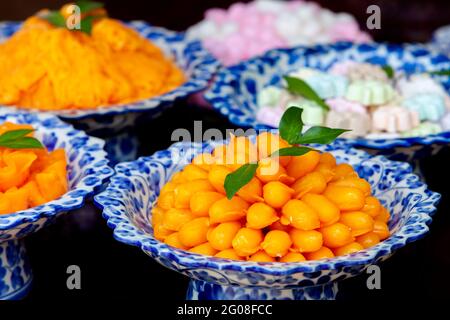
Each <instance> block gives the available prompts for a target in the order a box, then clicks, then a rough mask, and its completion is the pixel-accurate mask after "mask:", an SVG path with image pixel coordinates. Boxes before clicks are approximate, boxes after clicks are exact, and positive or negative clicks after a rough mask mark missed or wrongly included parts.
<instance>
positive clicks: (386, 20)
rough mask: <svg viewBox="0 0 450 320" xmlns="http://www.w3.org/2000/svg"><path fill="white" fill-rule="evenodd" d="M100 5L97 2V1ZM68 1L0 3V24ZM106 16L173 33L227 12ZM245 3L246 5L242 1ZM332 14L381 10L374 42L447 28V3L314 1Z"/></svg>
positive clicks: (125, 8) (162, 3)
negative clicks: (205, 16) (374, 7)
mask: <svg viewBox="0 0 450 320" xmlns="http://www.w3.org/2000/svg"><path fill="white" fill-rule="evenodd" d="M98 1H101V0H98ZM66 2H69V0H45V1H42V0H14V1H5V0H2V1H0V20H23V19H24V18H26V17H28V16H30V15H32V14H33V13H35V12H36V11H38V10H40V9H42V8H51V9H56V8H59V7H60V6H61V5H62V4H64V3H66ZM102 2H104V3H105V4H106V5H105V7H106V9H107V10H108V12H109V14H110V16H112V17H116V18H119V19H122V20H133V19H140V20H146V21H148V22H149V23H151V24H154V25H158V26H164V27H167V28H169V29H173V30H180V31H181V30H185V29H186V28H188V27H189V26H191V25H192V24H194V23H196V22H198V21H200V20H201V19H202V18H203V12H204V11H205V10H206V9H208V8H211V7H221V8H227V7H229V6H230V4H232V3H233V2H237V1H230V0H189V1H188V0H126V1H124V0H106V1H102ZM243 2H249V1H243ZM316 2H317V3H320V4H321V5H322V6H323V7H325V8H329V9H331V10H332V11H335V12H340V11H343V12H349V13H351V14H353V15H354V16H355V17H356V19H357V20H358V21H359V24H360V26H362V27H363V29H365V25H366V19H367V17H368V14H367V13H366V8H367V7H368V6H369V5H372V4H376V5H378V6H380V8H381V19H382V24H381V29H380V30H374V31H372V30H369V32H370V33H371V34H372V35H373V36H374V38H375V40H377V41H393V42H425V41H428V40H429V39H430V37H431V34H432V32H433V30H435V29H436V28H438V27H440V26H443V25H446V24H450V1H448V0H318V1H316Z"/></svg>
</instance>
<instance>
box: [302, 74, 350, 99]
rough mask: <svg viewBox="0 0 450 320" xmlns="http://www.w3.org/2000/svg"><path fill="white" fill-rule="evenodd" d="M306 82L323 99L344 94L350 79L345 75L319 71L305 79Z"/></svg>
mask: <svg viewBox="0 0 450 320" xmlns="http://www.w3.org/2000/svg"><path fill="white" fill-rule="evenodd" d="M305 82H306V83H308V85H309V86H310V87H311V88H312V89H313V90H314V91H315V92H316V93H317V94H318V96H319V97H320V98H322V99H330V98H336V97H342V96H344V94H345V92H346V90H347V86H348V80H347V79H346V78H345V77H343V76H336V75H333V74H327V73H318V74H316V75H313V76H310V77H308V78H307V79H305Z"/></svg>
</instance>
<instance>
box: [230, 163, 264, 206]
mask: <svg viewBox="0 0 450 320" xmlns="http://www.w3.org/2000/svg"><path fill="white" fill-rule="evenodd" d="M256 169H258V163H247V164H244V165H243V166H241V167H240V168H239V169H237V170H236V171H233V172H232V173H230V174H228V175H227V176H226V178H225V183H224V188H225V191H226V193H227V198H228V199H231V198H233V196H234V195H235V194H236V192H238V191H239V189H241V188H242V187H243V186H245V185H246V184H247V183H249V182H250V180H252V178H253V177H254V176H255V173H256Z"/></svg>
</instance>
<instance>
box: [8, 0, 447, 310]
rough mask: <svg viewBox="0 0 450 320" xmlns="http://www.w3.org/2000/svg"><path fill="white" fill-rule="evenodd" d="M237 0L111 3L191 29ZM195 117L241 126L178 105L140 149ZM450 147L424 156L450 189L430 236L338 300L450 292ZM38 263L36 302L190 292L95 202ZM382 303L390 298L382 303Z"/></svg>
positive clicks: (350, 6) (424, 7)
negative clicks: (119, 233) (116, 229)
mask: <svg viewBox="0 0 450 320" xmlns="http://www.w3.org/2000/svg"><path fill="white" fill-rule="evenodd" d="M64 2H65V1H35V0H28V1H26V0H20V1H17V0H16V1H9V2H6V1H1V2H0V20H23V19H24V18H26V17H27V16H29V15H31V14H33V13H34V12H36V11H37V10H39V9H41V8H45V7H48V8H58V7H59V6H60V5H61V4H63V3H64ZM232 2H233V1H224V0H221V1H206V0H204V1H201V0H190V1H183V0H181V1H175V0H170V1H150V0H148V1H144V0H143V1H137V0H127V1H123V0H122V1H105V3H106V8H107V9H108V11H109V13H110V15H111V16H112V17H116V18H119V19H123V20H132V19H142V20H146V21H148V22H150V23H151V24H154V25H161V26H165V27H167V28H170V29H174V30H183V29H185V28H187V27H188V26H190V25H191V24H193V23H196V22H198V21H199V20H201V18H202V16H203V12H204V10H205V9H207V8H209V7H227V6H229V4H230V3H232ZM318 2H319V3H321V4H322V5H323V6H325V7H327V8H330V9H332V10H333V11H346V12H350V13H352V14H353V15H355V16H356V17H357V19H358V21H359V22H360V24H361V25H362V26H364V25H365V19H366V18H367V14H366V13H365V11H366V8H367V6H368V5H370V4H378V5H379V6H380V7H381V14H382V28H381V30H377V31H376V32H375V33H372V35H373V36H374V37H375V39H376V40H379V41H393V42H415V41H428V40H429V39H430V38H431V34H432V31H433V30H434V29H435V28H436V27H439V26H441V25H445V24H450V15H449V13H450V10H449V9H450V1H448V0H447V1H445V0H434V1H431V0H429V1H417V0H416V1H407V0H398V1H395V0H391V1H387V0H384V1H366V0H362V1H356V0H340V1H331V0H328V1H325V0H322V1H318ZM194 120H203V121H204V123H203V125H204V127H205V129H206V128H207V127H217V128H222V129H225V128H232V127H233V126H232V125H231V124H229V123H228V121H227V120H225V119H224V118H222V117H221V116H219V115H217V114H216V113H214V112H213V111H208V110H202V109H199V108H197V107H194V106H190V105H187V103H185V102H179V103H177V105H176V106H175V107H174V108H172V109H169V110H168V111H166V112H165V113H164V114H163V116H161V117H160V118H158V119H156V120H155V121H154V122H153V123H152V124H150V125H148V126H146V128H145V129H141V131H140V139H141V153H142V154H150V153H152V152H154V151H156V150H158V149H162V148H166V147H168V146H169V145H170V144H171V141H170V134H171V132H172V130H173V129H176V128H180V127H184V128H188V129H192V127H193V121H194ZM449 159H450V152H449V150H448V148H447V149H445V150H444V151H443V152H441V154H439V155H438V156H436V157H433V158H430V159H427V160H426V161H424V163H423V164H422V165H423V169H424V172H425V176H426V179H427V182H428V183H429V186H430V188H431V189H432V190H434V191H438V192H440V193H442V194H443V200H442V201H441V204H440V207H439V210H438V212H437V213H436V215H435V217H434V219H433V223H432V225H431V227H430V228H431V231H430V233H429V234H428V235H427V236H426V237H425V238H424V239H422V240H420V241H418V242H415V243H412V244H409V245H407V246H406V247H404V248H403V249H400V250H399V251H398V252H397V253H396V254H395V255H394V256H393V257H392V258H391V259H389V260H388V261H387V262H385V263H383V265H382V290H378V291H369V290H367V289H366V284H365V281H366V277H365V276H364V275H362V276H358V277H355V278H352V279H350V280H346V281H343V282H342V283H341V291H340V294H339V296H338V298H339V299H348V300H350V299H360V300H362V299H364V300H366V301H381V300H383V301H387V300H390V301H392V300H394V299H396V300H399V299H417V298H431V299H438V298H441V299H442V298H445V299H447V300H448V299H449V298H450V289H449V288H450V276H448V270H450V250H449V245H450V216H449V212H448V209H449V208H450V206H449V200H448V199H450V198H449V196H450V189H449V188H448V182H449V181H450V170H449V169H448V163H449ZM26 242H27V248H28V252H29V255H30V258H31V263H32V268H33V269H34V274H35V281H34V287H33V289H32V291H31V293H30V295H29V296H28V298H27V300H30V301H42V300H49V299H68V298H71V299H74V298H75V299H108V300H110V299H128V300H136V299H145V300H147V301H151V300H157V301H163V300H174V299H175V300H181V299H184V296H185V292H186V287H187V282H188V280H187V278H184V277H183V276H181V275H179V274H177V273H176V272H172V271H170V270H167V269H165V268H163V267H161V266H159V265H158V264H157V263H156V262H154V261H153V260H152V259H150V258H149V257H148V256H146V255H145V254H144V253H143V252H141V251H140V249H138V248H135V247H131V246H127V245H124V244H122V243H120V242H117V241H115V240H114V239H113V237H112V232H111V230H110V229H108V227H107V226H106V223H105V221H104V220H103V219H102V217H101V213H100V211H99V210H97V209H96V208H95V207H94V206H93V205H92V204H88V205H87V206H86V207H85V208H83V209H81V210H79V211H77V212H73V213H71V214H68V215H65V216H64V217H62V218H61V219H59V220H58V221H57V223H56V224H54V225H52V226H50V227H48V228H46V229H45V230H42V231H41V232H38V233H36V234H34V235H33V236H30V237H28V238H27V240H26ZM72 264H76V265H79V266H80V267H81V272H82V289H81V290H78V291H77V290H74V291H69V290H68V289H67V288H66V278H67V274H66V268H67V267H68V266H69V265H72ZM380 306H381V305H380Z"/></svg>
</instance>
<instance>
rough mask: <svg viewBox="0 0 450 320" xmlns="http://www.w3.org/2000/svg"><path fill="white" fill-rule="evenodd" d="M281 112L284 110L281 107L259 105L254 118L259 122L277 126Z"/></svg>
mask: <svg viewBox="0 0 450 320" xmlns="http://www.w3.org/2000/svg"><path fill="white" fill-rule="evenodd" d="M283 112H284V110H283V108H281V107H276V108H271V107H261V108H258V112H257V113H256V119H257V120H258V121H259V122H261V123H264V124H266V125H268V126H271V127H274V128H277V127H278V124H279V123H280V120H281V116H282V115H283Z"/></svg>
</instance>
